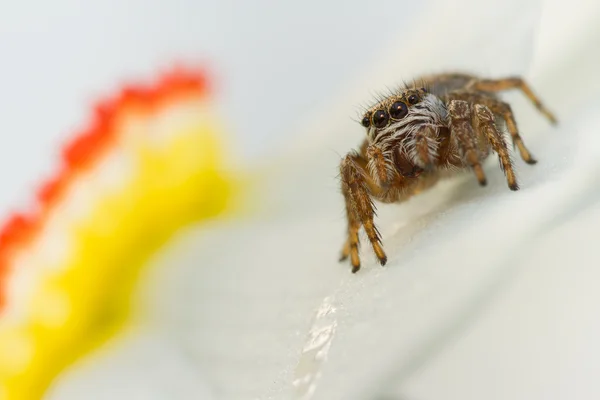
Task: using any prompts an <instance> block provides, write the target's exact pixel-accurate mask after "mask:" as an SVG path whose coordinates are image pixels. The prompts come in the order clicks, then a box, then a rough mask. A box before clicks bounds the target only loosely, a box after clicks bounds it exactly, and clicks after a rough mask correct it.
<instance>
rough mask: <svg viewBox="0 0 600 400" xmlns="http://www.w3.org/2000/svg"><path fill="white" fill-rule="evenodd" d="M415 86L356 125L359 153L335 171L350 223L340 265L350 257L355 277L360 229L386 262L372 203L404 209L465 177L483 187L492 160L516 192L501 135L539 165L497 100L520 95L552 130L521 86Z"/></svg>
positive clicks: (451, 80) (444, 80) (436, 78)
mask: <svg viewBox="0 0 600 400" xmlns="http://www.w3.org/2000/svg"><path fill="white" fill-rule="evenodd" d="M415 82H416V83H415V84H414V85H412V86H405V87H404V88H402V89H400V90H397V91H395V92H394V93H392V94H390V95H389V96H387V97H385V98H382V99H380V100H379V101H378V102H377V103H376V104H374V105H373V106H372V107H370V108H369V109H368V110H367V111H366V112H365V114H364V116H363V118H362V121H361V124H362V125H363V126H364V127H365V128H366V133H367V138H366V139H365V140H364V142H363V144H362V145H361V147H360V150H359V151H353V152H350V153H349V154H348V155H347V156H346V157H345V158H344V159H343V160H342V162H341V165H340V173H341V174H340V176H341V186H342V193H343V195H344V199H345V203H346V214H347V218H348V237H347V239H346V243H345V244H344V247H343V250H342V256H341V260H345V259H347V258H348V257H350V262H351V264H352V272H357V271H358V270H359V269H360V258H359V255H358V245H359V240H358V232H359V229H360V227H361V226H362V227H364V229H365V232H366V234H367V237H368V238H369V241H370V242H371V246H372V247H373V250H374V252H375V255H376V256H377V258H378V259H379V261H380V263H381V265H385V263H386V261H387V257H386V255H385V252H384V251H383V248H382V245H381V236H380V234H379V232H378V230H377V227H376V226H375V224H374V222H373V217H374V216H375V207H374V204H373V200H378V201H381V202H383V203H393V202H401V201H404V200H406V199H407V198H409V197H411V196H412V195H414V194H416V193H418V192H421V191H422V190H424V189H427V188H429V187H431V186H432V185H433V184H435V183H436V182H437V181H438V180H439V179H440V178H441V177H444V176H448V175H451V174H450V173H452V172H455V171H459V170H464V169H469V170H472V171H473V172H474V173H475V176H476V178H477V180H478V181H479V184H480V185H482V186H484V185H486V177H485V174H484V172H483V169H482V166H481V164H482V162H483V161H484V160H485V159H486V158H487V157H488V156H489V155H490V153H491V152H495V153H496V154H497V155H498V158H499V160H500V167H501V168H502V170H503V171H504V173H505V175H506V180H507V182H508V187H509V188H510V189H511V190H518V189H519V185H518V183H517V178H516V176H515V172H514V169H513V161H512V159H511V154H510V150H509V145H508V143H507V140H506V138H505V136H504V135H503V134H502V132H503V130H504V129H506V130H508V132H509V133H510V136H511V138H512V142H513V145H514V146H516V147H517V148H518V150H519V153H520V155H521V158H523V160H525V162H527V163H528V164H535V162H536V161H535V159H534V158H533V157H532V155H531V153H530V152H529V150H527V148H526V147H525V144H524V143H523V140H522V139H521V137H520V136H519V131H518V129H517V124H516V122H515V118H514V115H513V112H512V110H511V107H510V105H509V104H508V103H505V102H503V101H502V100H500V99H499V98H498V96H497V95H496V94H497V93H498V92H501V91H504V90H508V89H520V90H521V91H522V92H523V94H525V96H527V97H528V98H529V99H530V100H531V101H532V103H533V104H534V105H535V106H536V107H537V109H538V110H539V111H540V112H541V113H542V114H544V116H546V118H548V119H549V120H550V122H551V123H553V124H555V123H556V119H555V118H554V116H553V114H552V113H551V112H550V111H549V110H548V109H546V107H544V105H543V104H542V103H541V102H540V100H539V99H538V98H537V96H536V95H535V94H534V93H533V92H532V90H531V89H530V88H529V86H528V85H527V84H526V83H525V82H524V81H523V80H522V79H521V78H506V79H498V80H491V79H480V78H478V77H475V76H472V75H467V74H443V75H432V76H426V77H422V78H420V79H417V80H415Z"/></svg>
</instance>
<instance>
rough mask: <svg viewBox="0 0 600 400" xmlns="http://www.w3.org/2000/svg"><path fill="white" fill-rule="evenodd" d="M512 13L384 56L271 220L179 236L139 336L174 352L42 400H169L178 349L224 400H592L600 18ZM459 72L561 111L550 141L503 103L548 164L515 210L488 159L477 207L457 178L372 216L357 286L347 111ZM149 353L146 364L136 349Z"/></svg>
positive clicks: (285, 177)
mask: <svg viewBox="0 0 600 400" xmlns="http://www.w3.org/2000/svg"><path fill="white" fill-rule="evenodd" d="M521 3H523V2H517V1H514V2H504V5H503V8H499V7H498V8H495V7H489V6H488V5H486V4H480V3H479V2H476V1H474V0H473V1H463V2H462V3H461V5H462V7H459V6H457V5H455V3H453V4H446V5H440V6H439V7H435V8H432V12H431V13H430V14H428V17H427V18H425V19H423V20H419V21H418V22H419V24H418V27H419V28H414V29H412V30H411V29H409V31H410V32H418V33H419V34H420V35H421V36H420V39H419V40H418V41H417V40H411V41H410V42H408V43H407V42H406V41H405V42H403V43H401V41H400V40H398V41H396V42H394V41H390V42H389V44H388V46H389V47H388V50H387V51H386V52H385V55H384V56H382V57H381V58H379V59H378V61H377V62H376V61H375V60H373V70H372V72H371V73H370V74H369V75H368V77H367V78H365V79H364V80H355V81H353V83H354V85H353V84H351V83H349V84H348V88H349V89H348V92H347V93H345V94H343V95H340V96H339V100H338V101H336V102H333V103H332V104H331V105H330V106H329V105H328V106H327V107H324V108H323V112H322V116H321V117H315V119H314V120H313V121H309V122H308V123H307V124H305V125H301V126H296V127H295V128H294V130H295V131H297V132H301V133H303V135H302V136H301V137H299V139H298V140H297V141H295V142H291V143H292V144H293V145H290V144H288V145H287V146H286V147H287V150H284V152H283V153H280V154H279V156H280V159H279V160H278V161H268V160H267V161H265V164H264V165H265V166H266V167H267V168H266V170H267V171H269V172H268V176H269V179H268V180H267V181H266V182H265V184H264V186H263V204H262V205H263V206H264V210H265V211H264V212H263V213H261V214H260V215H258V216H255V217H253V218H252V219H251V220H247V221H242V222H228V223H220V224H215V225H210V226H206V225H205V226H202V227H197V228H191V229H189V230H186V231H184V232H182V233H181V235H180V237H179V238H178V239H177V240H175V241H174V242H173V243H172V245H171V246H169V248H167V249H165V251H164V252H163V253H162V254H160V255H159V256H158V257H157V258H156V260H155V261H154V265H153V268H152V271H153V273H152V274H151V276H149V277H148V279H147V280H146V281H145V282H144V284H143V287H142V288H141V290H140V297H139V299H138V306H139V310H140V314H139V316H138V318H139V326H138V328H139V329H140V330H141V332H146V333H145V334H144V333H138V334H139V335H140V337H141V338H143V337H144V336H145V335H158V336H160V337H161V338H165V341H164V342H162V343H158V342H154V343H151V344H148V343H146V344H144V340H143V339H139V340H138V339H136V338H135V336H132V337H131V338H130V339H129V340H130V342H127V341H126V340H123V341H122V342H121V345H122V347H121V348H120V349H109V350H108V351H107V353H106V354H105V355H104V356H103V357H101V358H98V359H89V360H87V361H86V363H88V364H87V365H88V368H87V369H83V370H81V371H77V370H76V369H74V370H73V372H72V375H70V376H69V375H68V376H66V377H65V379H63V380H62V381H60V382H59V383H58V384H57V386H56V387H55V391H54V393H53V396H51V397H50V398H53V399H68V398H77V397H72V396H70V393H73V392H72V390H73V389H72V388H73V387H81V385H84V384H88V385H91V386H87V387H89V388H90V387H94V385H96V386H98V387H106V386H111V385H114V383H115V382H118V381H119V378H120V376H122V374H124V373H127V374H131V376H132V379H131V382H133V383H132V385H135V382H139V377H140V376H148V377H149V378H150V377H154V379H148V380H147V381H146V382H144V383H143V384H142V386H141V387H138V389H137V390H143V389H145V388H146V387H145V386H143V385H146V384H147V385H149V386H151V387H154V386H153V385H156V386H157V387H158V388H161V387H162V386H161V385H163V384H164V382H165V381H164V379H163V380H161V379H157V378H158V377H160V376H161V375H160V371H158V374H157V373H156V372H157V371H156V369H155V367H154V364H155V363H152V362H148V358H146V357H152V356H154V357H155V358H154V360H157V361H158V362H161V361H162V360H163V356H162V355H167V354H171V353H172V352H174V350H173V348H176V349H177V351H176V352H175V354H181V355H185V356H184V357H185V359H186V360H187V361H185V362H184V361H182V360H177V359H175V358H171V359H170V361H168V360H167V361H165V362H166V363H172V364H167V365H172V366H173V368H177V367H178V366H181V365H184V366H185V368H186V371H188V372H189V371H190V370H191V371H192V373H191V375H189V374H188V375H185V376H184V377H183V378H182V382H186V380H189V379H191V378H190V376H194V377H198V379H200V378H201V379H203V380H204V381H205V382H206V383H207V384H208V385H210V386H211V388H212V392H213V394H214V396H215V397H216V398H219V399H255V398H258V399H288V398H300V395H307V394H308V395H309V396H305V397H304V398H312V399H327V400H332V399H344V400H346V399H353V398H356V399H373V398H386V399H413V398H414V399H422V400H426V399H431V400H434V399H439V398H444V399H511V400H512V399H548V398H550V399H554V398H556V399H573V398H596V397H598V391H599V389H600V388H599V387H598V385H597V379H596V377H595V375H596V374H595V371H597V369H598V368H597V366H598V362H597V359H598V354H597V353H598V351H599V348H598V346H597V343H596V338H597V337H598V331H599V330H600V325H599V324H598V322H597V318H596V316H597V312H596V307H595V305H596V304H597V303H598V300H599V298H598V295H597V293H598V292H597V290H596V288H595V282H597V280H598V279H597V278H598V275H599V273H598V272H597V269H596V268H597V266H598V265H600V254H598V251H596V250H594V248H595V247H597V246H595V242H594V239H595V233H596V232H597V226H598V218H599V216H598V206H597V204H596V203H597V200H598V194H599V193H600V192H599V190H598V189H597V188H598V183H599V182H598V179H599V178H598V176H600V164H599V163H600V162H599V161H598V160H600V135H599V134H598V132H600V117H599V114H598V109H600V101H599V100H598V94H599V93H600V79H599V78H598V77H597V75H596V74H597V71H598V65H600V62H599V61H600V59H599V58H600V54H598V52H597V48H598V47H597V45H598V43H600V28H599V27H598V24H597V23H595V21H597V20H598V17H599V16H600V14H599V6H598V5H596V4H595V3H594V2H585V1H579V2H576V1H573V2H570V3H569V4H568V5H565V4H562V2H559V1H547V2H544V3H543V6H542V5H539V4H534V3H531V5H528V6H527V8H525V5H524V4H521ZM440 4H441V3H440ZM528 4H530V3H528ZM465 10H469V11H465ZM517 15H521V18H519V19H517V20H514V18H515V16H517ZM413 22H414V21H413ZM401 37H405V36H404V31H403V34H402V35H401ZM467 66H471V68H470V69H474V70H477V71H481V72H483V73H485V74H488V75H492V76H500V75H502V74H508V73H510V74H515V73H518V74H523V75H525V77H526V78H527V79H528V80H529V81H530V82H531V83H532V85H533V87H534V88H535V90H536V92H538V93H539V94H540V96H541V97H542V99H543V100H544V101H545V102H546V103H547V104H548V106H549V107H550V108H552V109H554V110H555V111H556V112H557V114H558V117H559V120H560V126H559V127H556V128H551V127H549V126H548V124H547V123H546V122H545V121H544V120H543V119H542V117H541V116H540V115H538V114H537V113H536V112H535V111H534V110H533V107H531V105H530V104H528V103H527V102H526V101H525V100H524V99H523V98H522V97H521V96H519V95H518V94H510V95H508V96H506V98H507V99H510V100H511V102H512V104H513V109H514V110H515V113H516V115H517V120H518V123H519V126H520V128H521V131H522V136H523V138H524V140H525V142H526V143H527V144H528V146H529V147H530V148H531V149H532V151H533V153H534V154H535V155H536V157H537V158H538V159H539V161H540V162H539V164H538V165H536V166H534V167H531V166H527V165H525V164H524V163H523V162H522V161H521V160H518V161H517V166H518V176H519V179H520V183H521V187H522V190H521V191H519V192H517V193H513V192H510V191H509V190H508V188H507V187H506V183H505V180H504V177H503V176H502V173H501V171H500V170H499V168H498V167H497V162H496V161H495V160H490V161H489V162H488V163H486V172H487V174H488V181H489V184H488V187H486V188H481V187H479V186H478V185H477V184H476V181H475V179H474V177H473V176H471V174H465V175H463V176H460V177H457V178H455V179H452V180H450V181H447V182H444V183H442V184H440V185H438V186H437V187H435V188H434V189H432V190H431V191H429V192H427V193H425V194H423V195H420V196H418V197H415V198H413V199H411V200H410V201H409V202H407V203H406V204H403V205H394V206H386V207H380V212H379V218H378V220H377V222H378V224H379V226H380V228H381V231H382V233H383V237H384V246H385V249H386V250H387V252H388V255H389V263H388V266H387V267H386V268H381V267H379V266H378V265H376V263H375V262H374V259H373V257H372V255H371V254H370V252H369V251H368V250H367V248H366V247H363V249H364V251H363V261H364V263H363V264H364V266H363V269H362V270H361V271H360V273H358V274H356V275H352V274H350V272H349V266H348V265H346V264H338V263H337V262H336V258H337V255H338V251H339V249H340V247H341V244H342V241H343V233H344V228H345V222H344V212H343V208H342V207H343V206H342V200H341V196H340V194H339V193H338V182H337V181H336V179H335V176H336V174H337V171H336V169H337V163H338V162H339V158H340V157H341V155H343V154H344V153H345V152H346V151H348V150H349V148H350V147H351V146H355V145H356V144H358V141H359V140H360V134H361V130H360V127H359V126H357V124H356V123H354V122H353V121H351V120H350V119H349V118H348V116H349V114H351V113H349V112H348V110H349V109H350V108H351V107H352V106H353V105H355V104H358V103H360V101H361V100H363V99H364V97H365V92H367V91H368V89H369V88H378V87H377V85H379V84H381V85H383V84H384V83H388V84H389V83H395V82H397V80H398V75H400V74H401V75H402V77H405V76H410V75H411V74H412V73H419V72H421V71H424V70H426V71H427V72H429V71H430V70H437V69H444V68H449V67H467ZM398 71H401V72H398ZM350 116H352V115H350ZM273 166H275V168H273ZM268 167H271V168H268ZM157 293H160V294H161V295H160V296H157V295H156V294H157ZM138 346H141V348H145V347H144V346H148V349H149V350H151V351H149V354H150V356H147V355H145V354H144V351H141V352H139V353H137V354H136V353H135V352H134V351H132V350H130V349H132V348H138ZM123 354H127V355H129V356H128V357H131V358H128V359H129V360H130V362H131V364H128V365H129V368H128V369H126V372H124V371H125V370H121V369H119V368H121V367H122V365H123V363H124V361H123V360H122V357H123ZM188 361H189V363H188ZM115 366H119V367H115ZM173 379H175V378H173ZM294 382H296V385H294ZM192 390H193V389H192ZM162 393H164V392H160V391H157V392H153V394H152V395H150V394H147V395H146V396H148V397H139V398H157V399H161V398H166V397H164V396H163V395H162ZM112 395H113V396H114V393H113V394H112ZM86 398H93V399H101V398H102V399H104V398H117V397H108V396H107V395H106V392H99V391H96V390H91V391H90V393H88V397H86ZM177 398H184V399H185V398H190V399H191V398H199V397H198V393H195V392H186V393H183V392H180V393H179V394H178V397H177ZM207 398H208V397H207Z"/></svg>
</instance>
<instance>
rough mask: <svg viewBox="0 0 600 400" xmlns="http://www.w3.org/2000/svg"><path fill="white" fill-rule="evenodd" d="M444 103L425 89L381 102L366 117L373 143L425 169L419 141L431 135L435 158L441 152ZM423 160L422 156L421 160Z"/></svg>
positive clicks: (403, 91) (369, 136) (391, 96)
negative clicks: (419, 150)
mask: <svg viewBox="0 0 600 400" xmlns="http://www.w3.org/2000/svg"><path fill="white" fill-rule="evenodd" d="M446 120H447V111H446V106H445V105H444V102H443V101H442V100H441V99H440V98H439V97H437V96H436V95H434V94H432V93H429V92H428V91H427V90H426V89H425V88H406V89H403V90H400V91H399V92H398V93H395V94H392V95H390V96H388V97H386V98H384V99H381V100H380V101H379V102H377V103H376V104H375V105H373V106H372V107H370V108H369V109H368V110H367V111H366V113H365V114H364V115H363V118H362V120H361V124H362V126H364V127H365V128H366V129H367V137H368V139H369V143H370V144H372V145H375V146H377V147H379V148H381V150H382V151H384V152H389V151H391V150H392V151H396V150H397V151H398V152H400V153H403V155H405V156H406V158H407V159H409V160H411V161H412V162H413V163H414V164H415V165H420V166H422V167H425V165H424V164H426V162H423V161H422V160H420V159H419V157H418V155H417V151H416V150H415V149H416V143H415V140H416V138H417V136H419V135H427V136H428V139H429V142H430V143H429V144H430V147H431V153H432V154H431V156H432V157H433V158H435V156H436V154H435V153H436V152H437V145H436V143H437V142H436V138H437V134H438V131H439V129H440V128H441V127H442V126H445V125H446ZM421 158H422V157H421Z"/></svg>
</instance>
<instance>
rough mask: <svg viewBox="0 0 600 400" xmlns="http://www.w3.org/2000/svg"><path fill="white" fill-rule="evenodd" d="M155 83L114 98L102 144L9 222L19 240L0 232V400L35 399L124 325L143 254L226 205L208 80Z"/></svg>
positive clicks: (227, 178) (229, 193) (230, 192)
mask: <svg viewBox="0 0 600 400" xmlns="http://www.w3.org/2000/svg"><path fill="white" fill-rule="evenodd" d="M179 73H180V72H179ZM184 78H185V79H190V78H189V77H187V76H184ZM170 79H171V80H173V77H172V76H171V77H170ZM167 83H169V84H171V85H173V82H171V81H169V80H167ZM179 83H180V82H179ZM161 85H163V86H162V87H161V88H160V90H155V91H154V92H151V94H152V96H153V97H152V98H148V99H146V98H144V97H143V96H141V97H139V98H137V100H136V101H131V99H128V100H127V101H124V102H122V103H119V104H118V107H116V109H115V110H113V111H112V113H111V115H110V118H111V121H112V122H111V124H110V129H112V131H113V132H112V133H110V134H109V133H108V132H107V133H106V135H107V136H110V137H111V142H110V145H109V146H107V148H106V150H105V151H104V152H103V153H102V154H101V155H98V154H95V155H93V154H90V157H95V158H96V159H95V160H94V162H93V163H89V164H88V165H87V166H86V167H85V168H80V167H79V166H77V168H75V169H73V168H71V176H70V178H69V180H68V181H67V182H66V183H65V182H64V180H63V181H62V183H60V184H58V185H57V184H53V186H52V187H53V188H56V187H60V190H59V191H58V192H59V193H58V194H56V193H55V194H53V196H51V197H52V201H48V202H46V203H43V202H42V206H41V209H42V212H41V214H39V215H38V216H37V217H38V219H37V220H36V218H29V219H27V218H23V219H24V220H25V221H33V222H31V223H30V225H23V224H21V225H17V226H19V229H18V230H16V232H17V233H13V235H17V234H18V235H21V237H22V238H25V239H22V240H12V237H11V236H10V235H8V234H5V235H4V236H5V241H4V242H3V243H4V244H3V243H0V253H1V252H2V251H3V249H2V246H3V245H4V247H5V248H8V249H9V250H10V251H8V250H6V249H4V250H5V253H6V254H4V257H5V263H6V265H5V266H4V268H5V269H6V271H5V273H4V280H3V285H4V292H3V293H4V296H3V298H4V307H3V308H2V309H0V400H4V399H7V400H13V399H14V400H28V399H39V398H41V397H42V396H43V393H44V391H45V390H46V388H47V387H48V385H49V384H50V383H51V382H52V380H53V379H54V378H55V377H56V375H57V374H58V373H59V372H60V371H61V370H62V369H63V368H64V367H65V366H67V365H68V364H70V363H71V362H72V361H74V360H75V359H76V358H78V357H80V356H81V355H82V354H84V353H86V352H87V351H89V350H90V349H92V348H94V347H96V346H98V345H99V344H101V343H102V342H103V341H105V340H106V339H107V338H108V337H109V336H110V335H112V334H114V333H115V332H116V331H117V330H118V329H119V328H120V326H122V324H123V322H124V321H125V320H126V318H127V316H128V312H129V299H130V295H131V292H132V289H133V287H134V285H135V282H136V280H137V278H138V275H139V274H140V270H141V268H142V267H143V266H144V264H145V263H146V261H147V260H148V258H149V257H150V256H151V255H152V254H153V253H154V252H155V251H156V250H157V249H158V248H159V247H160V246H161V245H162V244H164V243H165V242H166V241H167V240H168V239H169V238H170V237H171V235H172V234H173V233H174V232H175V231H177V230H178V229H179V228H181V227H182V226H184V225H186V224H189V223H191V222H196V221H199V220H203V219H206V218H210V217H213V216H215V215H218V214H221V213H223V212H224V211H226V210H227V209H228V206H229V205H230V203H231V199H232V197H234V194H235V193H236V190H237V184H236V183H235V182H234V179H233V177H232V176H231V175H230V174H229V173H228V172H227V171H226V170H225V169H224V165H223V164H224V159H225V155H224V154H223V151H222V149H221V138H222V134H221V133H220V131H219V129H218V128H217V125H216V123H215V121H214V120H213V119H212V118H211V112H210V109H209V104H208V100H207V98H206V97H207V96H206V94H205V93H204V90H191V91H190V90H184V91H181V90H180V89H181V87H180V86H181V85H179V86H177V85H175V86H176V87H177V88H178V89H177V90H171V91H170V90H169V89H170V87H169V86H168V85H167V86H166V87H164V86H165V84H164V82H162V83H161ZM144 95H148V94H147V93H145V94H144ZM161 99H163V100H164V99H167V101H158V100H161ZM157 101H158V103H157ZM148 104H150V105H151V107H147V106H148ZM157 104H158V105H157ZM104 128H106V127H104ZM84 148H87V147H85V146H84ZM90 148H94V149H95V147H93V146H91V147H90ZM94 151H96V150H94ZM67 159H68V157H67ZM83 159H85V157H84V158H83ZM71 167H72V166H71ZM67 169H68V168H67ZM73 171H75V172H73ZM62 173H63V174H64V171H63V172H62ZM58 181H60V179H59V180H58ZM52 193H54V192H52ZM44 206H45V207H46V208H45V209H44ZM23 226H25V227H29V229H30V231H27V229H24V228H23ZM23 232H25V233H23ZM9 233H10V232H9ZM6 243H8V244H10V246H8V245H7V244H6ZM15 243H16V244H15Z"/></svg>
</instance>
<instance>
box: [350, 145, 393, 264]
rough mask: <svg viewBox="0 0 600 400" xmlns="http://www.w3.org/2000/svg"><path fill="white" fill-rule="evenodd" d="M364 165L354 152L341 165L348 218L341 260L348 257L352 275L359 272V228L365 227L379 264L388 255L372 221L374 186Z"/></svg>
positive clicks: (362, 160) (363, 161) (383, 262)
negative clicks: (346, 236)
mask: <svg viewBox="0 0 600 400" xmlns="http://www.w3.org/2000/svg"><path fill="white" fill-rule="evenodd" d="M365 165H366V162H365V160H364V159H363V158H362V157H360V156H359V155H358V154H356V153H351V154H348V155H347V156H346V157H345V158H344V159H343V160H342V163H341V165H340V175H341V180H342V193H343V195H344V199H345V201H346V215H347V218H348V239H347V241H346V244H345V245H344V249H343V250H342V257H341V259H340V260H345V259H346V258H347V257H348V256H350V262H351V263H352V272H357V271H358V270H359V269H360V257H359V256H358V243H359V240H358V231H359V229H360V226H361V225H362V226H364V228H365V232H366V233H367V237H368V238H369V241H370V242H371V245H372V246H373V250H374V251H375V255H376V256H377V258H378V259H379V261H380V263H381V265H385V263H386V262H387V256H386V255H385V252H384V251H383V248H382V247H381V236H380V234H379V231H378V230H377V228H376V227H375V224H374V222H373V218H374V216H375V206H374V204H373V200H372V198H371V193H370V191H369V186H375V183H374V182H373V181H372V180H371V178H370V177H369V175H368V172H367V171H366V169H365ZM382 171H383V170H382Z"/></svg>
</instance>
